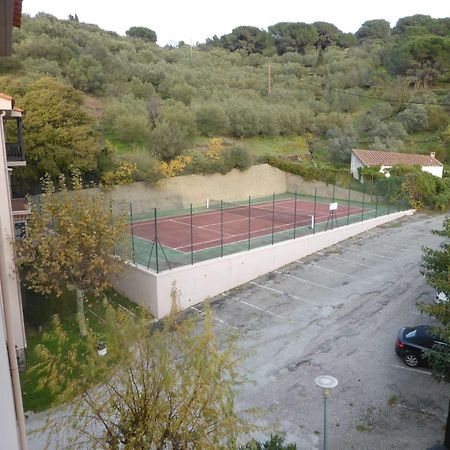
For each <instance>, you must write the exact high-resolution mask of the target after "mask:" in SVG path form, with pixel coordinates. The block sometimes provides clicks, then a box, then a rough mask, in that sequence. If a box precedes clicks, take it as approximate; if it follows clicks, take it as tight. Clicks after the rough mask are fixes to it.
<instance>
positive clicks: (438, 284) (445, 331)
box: [418, 216, 450, 448]
mask: <svg viewBox="0 0 450 450" xmlns="http://www.w3.org/2000/svg"><path fill="white" fill-rule="evenodd" d="M433 234H436V235H438V236H442V237H443V238H444V241H443V242H442V243H441V244H440V248H439V249H437V250H436V249H432V248H428V247H425V248H424V254H423V261H422V270H423V272H422V273H423V274H424V275H425V277H426V279H427V282H428V284H429V285H430V286H432V287H434V288H435V289H436V290H437V291H439V292H444V293H445V294H446V295H447V298H450V216H447V217H446V218H445V219H444V222H443V227H442V230H434V231H433ZM418 308H419V310H420V311H421V312H423V313H426V314H428V315H430V316H431V317H434V318H436V319H437V320H438V322H439V326H438V327H436V330H435V331H436V334H437V335H438V336H439V337H441V338H442V339H443V340H446V341H447V342H450V302H443V303H440V304H438V305H435V304H425V303H420V304H419V305H418ZM425 356H426V358H427V359H428V361H429V363H430V366H431V370H432V373H433V376H434V377H435V378H436V379H437V380H438V381H443V382H445V383H450V349H448V348H447V349H445V348H442V347H441V348H434V349H432V350H430V351H427V352H426V353H425ZM444 446H445V447H446V448H450V399H449V406H448V413H447V426H446V429H445V437H444Z"/></svg>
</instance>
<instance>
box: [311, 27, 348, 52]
mask: <svg viewBox="0 0 450 450" xmlns="http://www.w3.org/2000/svg"><path fill="white" fill-rule="evenodd" d="M313 26H314V28H315V29H316V31H317V34H318V35H319V38H318V39H317V41H316V42H315V46H316V48H321V49H322V50H325V49H326V48H327V47H329V46H330V45H336V42H337V40H338V37H339V35H341V34H342V31H341V30H340V29H339V28H338V27H336V26H335V25H333V24H332V23H328V22H314V23H313Z"/></svg>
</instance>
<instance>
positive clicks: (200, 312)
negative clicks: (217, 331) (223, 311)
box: [191, 306, 238, 330]
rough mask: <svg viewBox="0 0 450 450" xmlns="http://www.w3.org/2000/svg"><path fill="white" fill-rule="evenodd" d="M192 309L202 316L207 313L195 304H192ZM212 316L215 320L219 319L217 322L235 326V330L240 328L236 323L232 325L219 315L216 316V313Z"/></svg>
mask: <svg viewBox="0 0 450 450" xmlns="http://www.w3.org/2000/svg"><path fill="white" fill-rule="evenodd" d="M191 309H193V310H194V311H197V312H198V313H199V314H200V315H201V316H203V315H204V314H205V312H204V311H202V310H200V309H198V308H196V307H195V306H191ZM212 318H213V319H214V320H217V322H220V323H223V324H224V325H226V326H228V327H230V328H234V329H235V330H237V329H238V327H235V326H234V325H231V324H229V323H228V322H225V320H222V319H219V318H218V317H216V316H214V315H213V316H212Z"/></svg>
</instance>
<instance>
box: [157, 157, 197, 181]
mask: <svg viewBox="0 0 450 450" xmlns="http://www.w3.org/2000/svg"><path fill="white" fill-rule="evenodd" d="M191 161H192V158H191V157H190V156H177V157H176V158H175V159H172V160H171V161H169V162H166V161H163V162H162V163H161V165H160V170H161V173H162V174H163V176H164V177H166V178H172V177H176V176H177V175H180V174H181V173H183V171H184V169H185V168H186V166H187V165H188V164H189V163H190V162H191Z"/></svg>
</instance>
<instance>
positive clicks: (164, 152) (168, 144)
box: [149, 120, 186, 161]
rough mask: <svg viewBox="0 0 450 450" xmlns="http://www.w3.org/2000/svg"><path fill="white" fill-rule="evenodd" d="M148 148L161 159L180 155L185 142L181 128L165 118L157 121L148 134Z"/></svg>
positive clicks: (168, 159) (167, 159)
mask: <svg viewBox="0 0 450 450" xmlns="http://www.w3.org/2000/svg"><path fill="white" fill-rule="evenodd" d="M149 142H150V148H151V149H152V150H153V151H154V152H155V153H156V154H157V155H158V156H159V157H161V158H162V159H164V160H166V161H170V160H171V159H174V158H176V157H177V156H179V155H181V151H182V149H183V147H184V145H185V144H186V133H185V131H184V129H183V128H181V127H179V126H177V125H176V124H171V123H169V122H167V121H165V120H162V121H160V122H158V124H157V125H156V127H155V128H154V130H153V131H152V133H151V135H150V140H149Z"/></svg>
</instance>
